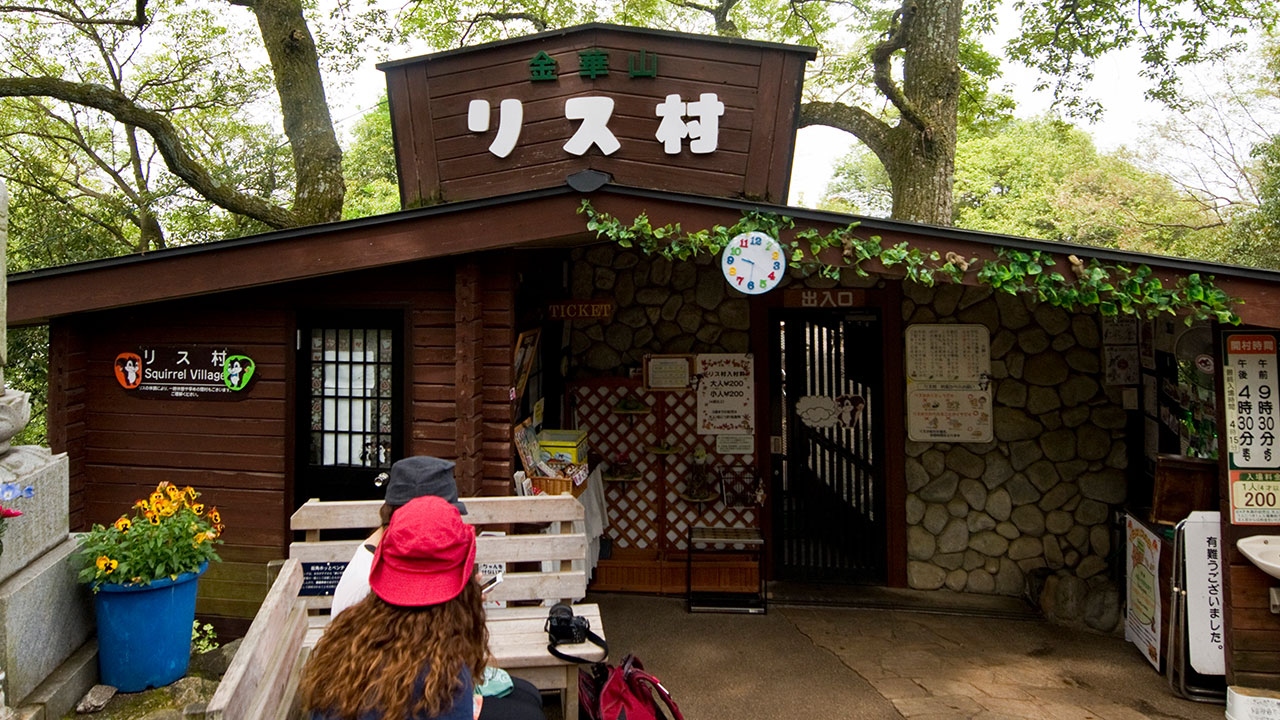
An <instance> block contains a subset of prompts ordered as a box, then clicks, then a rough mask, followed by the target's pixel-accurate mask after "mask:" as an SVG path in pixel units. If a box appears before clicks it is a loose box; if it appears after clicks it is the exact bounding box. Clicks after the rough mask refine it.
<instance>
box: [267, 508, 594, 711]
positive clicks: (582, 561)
mask: <svg viewBox="0 0 1280 720" xmlns="http://www.w3.org/2000/svg"><path fill="white" fill-rule="evenodd" d="M462 502H463V503H464V504H465V505H466V506H467V514H466V515H464V516H463V519H464V520H466V521H467V523H469V524H471V525H474V526H477V528H478V529H480V530H486V529H492V530H500V531H504V532H506V534H505V535H499V536H494V535H485V534H482V535H481V536H480V537H479V538H477V539H476V562H477V563H506V566H507V569H506V572H505V573H504V580H503V582H501V583H499V584H498V585H497V586H496V587H495V588H494V589H493V590H492V591H491V592H490V593H489V594H488V596H487V597H488V599H490V600H495V601H496V600H505V601H506V602H507V607H505V608H490V609H488V610H487V611H486V613H487V616H488V628H489V652H490V654H491V655H492V656H493V664H494V665H495V666H497V667H500V668H502V669H504V670H506V671H508V672H509V673H511V674H512V675H513V676H516V677H521V678H524V679H525V680H528V681H529V682H531V683H533V684H534V685H535V686H536V687H538V689H540V690H555V691H558V692H559V693H560V698H561V703H562V704H563V708H564V717H565V718H566V720H576V719H577V715H578V667H579V666H578V665H575V664H573V663H569V662H566V661H564V660H560V659H559V658H556V657H554V656H553V655H551V654H550V653H549V652H547V633H546V630H545V628H544V625H545V621H546V618H547V610H548V608H549V607H550V605H552V604H554V603H556V602H569V603H571V602H574V601H576V600H580V599H581V598H582V597H583V596H584V595H586V593H587V567H586V563H587V559H586V558H587V538H586V534H585V532H584V522H583V517H584V511H583V508H582V504H581V503H579V502H578V500H577V499H575V498H573V497H571V496H569V495H554V496H553V495H535V496H530V497H481V498H462ZM381 505H382V502H381V501H379V500H359V501H330V502H322V501H319V500H308V501H307V502H306V503H305V504H304V505H303V506H302V507H300V508H298V510H297V512H295V513H294V514H293V517H292V518H291V520H290V527H291V528H292V529H293V530H295V531H302V532H304V533H305V536H304V539H303V540H300V541H297V542H294V543H293V544H291V545H290V546H289V557H290V559H291V560H297V561H299V562H300V563H302V566H303V568H306V566H307V565H310V564H320V563H345V562H347V561H348V560H350V559H351V556H352V554H353V553H354V552H355V550H356V547H357V546H358V545H359V544H360V543H361V542H363V541H364V538H365V537H367V536H368V534H369V533H370V532H372V531H373V530H374V529H375V528H377V527H378V526H379V524H380V520H379V517H378V508H379V507H381ZM335 531H344V534H345V535H347V536H353V535H354V536H356V537H348V538H347V539H336V540H335V539H330V537H331V536H332V535H333V534H334V533H335ZM351 531H356V532H354V533H353V532H351ZM329 567H330V569H333V566H329ZM273 589H274V588H273ZM299 601H300V602H301V604H302V605H304V606H305V607H306V608H307V609H308V610H309V611H310V613H309V615H308V616H307V618H306V619H307V624H308V628H307V631H306V637H305V638H304V639H303V643H302V646H303V648H304V649H306V648H310V647H312V646H314V645H315V642H316V640H318V639H319V637H320V634H321V633H323V632H324V626H325V625H326V624H328V622H329V614H328V611H329V608H330V606H331V605H332V602H333V597H332V596H330V595H306V596H302V597H301V598H299ZM573 611H574V614H575V615H579V616H581V617H584V618H586V619H587V620H588V622H590V623H591V629H592V631H593V632H595V633H596V634H597V635H599V636H601V637H604V636H605V634H604V626H603V624H602V623H601V620H600V609H599V607H598V606H596V605H595V604H590V603H588V604H578V605H574V608H573ZM255 622H256V620H255ZM560 649H561V650H563V651H564V652H566V653H568V654H570V655H576V656H578V657H582V658H586V659H589V660H603V659H604V651H603V650H602V649H600V648H599V647H597V646H595V645H593V644H590V643H585V644H581V645H563V646H561V647H560Z"/></svg>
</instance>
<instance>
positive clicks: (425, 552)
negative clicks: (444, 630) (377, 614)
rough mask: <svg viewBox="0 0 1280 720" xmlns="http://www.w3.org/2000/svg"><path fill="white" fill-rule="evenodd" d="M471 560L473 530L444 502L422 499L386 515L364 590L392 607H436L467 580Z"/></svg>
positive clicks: (472, 568)
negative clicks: (371, 591)
mask: <svg viewBox="0 0 1280 720" xmlns="http://www.w3.org/2000/svg"><path fill="white" fill-rule="evenodd" d="M475 561H476V533H475V530H474V529H473V528H472V527H471V526H470V525H468V524H466V523H464V522H463V521H462V516H461V515H459V514H458V509H457V508H455V507H454V506H453V505H451V504H449V502H448V501H447V500H445V499H443V498H440V497H436V496H434V495H424V496H422V497H418V498H414V499H413V500H410V501H409V502H408V503H406V504H404V505H403V506H401V507H400V509H398V510H396V512H395V514H394V515H392V516H391V524H390V525H388V526H387V530H386V532H385V533H383V535H382V541H381V542H379V543H378V550H377V552H375V553H374V555H373V569H372V570H370V571H369V587H370V589H372V590H373V592H374V593H375V594H376V595H377V596H378V597H380V598H382V599H383V600H384V601H386V602H388V603H390V604H392V605H399V606H402V607H420V606H423V605H439V604H440V603H443V602H448V601H449V600H452V599H453V598H455V597H457V596H458V593H461V592H462V589H463V588H464V587H466V585H467V583H469V582H471V578H472V576H473V575H474V574H475Z"/></svg>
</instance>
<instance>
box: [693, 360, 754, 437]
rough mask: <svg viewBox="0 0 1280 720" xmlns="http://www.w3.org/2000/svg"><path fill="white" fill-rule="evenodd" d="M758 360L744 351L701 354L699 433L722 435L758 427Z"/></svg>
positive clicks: (698, 364)
mask: <svg viewBox="0 0 1280 720" xmlns="http://www.w3.org/2000/svg"><path fill="white" fill-rule="evenodd" d="M753 371H754V363H753V361H752V357H751V355H750V353H747V354H742V355H728V354H725V355H698V356H697V358H696V360H695V375H696V376H697V378H698V433H699V434H701V435H720V434H726V433H732V434H738V435H741V434H743V433H751V432H754V430H755V379H754V374H753Z"/></svg>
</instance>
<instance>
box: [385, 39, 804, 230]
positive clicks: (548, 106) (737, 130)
mask: <svg viewBox="0 0 1280 720" xmlns="http://www.w3.org/2000/svg"><path fill="white" fill-rule="evenodd" d="M597 52H600V53H604V54H605V55H607V62H606V66H607V73H602V72H599V71H596V72H591V73H590V76H584V75H585V74H586V73H588V72H590V71H589V70H588V69H587V68H585V67H584V66H583V63H584V62H588V61H587V60H584V55H583V54H590V53H597ZM540 53H545V54H546V57H547V58H550V59H551V60H554V61H555V69H554V70H553V73H554V75H553V76H552V79H550V80H545V81H539V80H536V79H533V73H534V71H533V70H532V69H531V64H530V63H531V61H533V60H534V59H535V57H536V58H541V57H542V55H540ZM596 57H599V56H598V55H597V56H596ZM813 57H814V51H813V50H812V49H810V48H801V47H790V46H784V45H775V44H769V43H754V42H749V41H742V40H732V41H730V40H724V39H717V38H707V37H697V38H695V37H693V36H686V35H679V34H676V33H666V32H661V31H653V30H641V29H637V28H619V27H614V26H607V25H585V26H581V27H578V28H570V29H568V30H564V31H557V32H549V33H543V34H541V35H535V36H531V37H527V38H521V39H518V40H512V41H504V42H499V43H492V44H490V45H482V46H477V47H472V48H467V49H466V50H465V51H461V52H447V53H439V54H435V55H429V56H425V57H420V58H413V59H410V60H403V61H397V62H393V63H386V64H384V65H381V66H380V68H381V69H382V70H383V71H384V72H385V73H386V77H387V92H388V100H389V103H390V108H391V123H392V130H393V132H394V137H395V147H396V162H397V165H398V167H399V176H400V191H401V200H402V202H403V203H404V206H405V207H417V206H420V205H432V204H436V203H440V202H454V201H458V200H471V199H477V198H484V197H495V196H498V195H503V194H507V193H515V192H522V191H527V190H532V189H538V188H548V187H559V186H562V185H564V183H565V179H566V178H567V177H568V176H569V175H572V174H574V173H576V172H579V171H581V170H587V169H594V170H599V171H601V172H605V173H608V174H610V175H611V176H612V177H613V182H615V183H617V184H619V185H627V186H633V187H646V188H660V189H663V190H670V191H676V192H688V193H696V194H699V195H710V196H716V197H730V198H747V199H752V200H763V201H768V202H777V203H782V202H785V201H786V192H787V182H788V180H789V177H790V172H791V155H792V150H793V141H794V138H795V127H796V118H797V115H798V111H799V100H800V89H801V84H802V82H803V76H804V69H805V63H806V62H807V61H808V60H811V59H813ZM637 63H640V64H644V63H652V65H651V67H652V68H653V69H654V72H655V73H656V74H655V75H654V76H652V77H633V76H632V72H633V66H634V65H636V64H637ZM703 93H715V94H716V95H717V98H718V100H719V102H721V103H723V104H724V115H723V116H721V117H720V118H719V128H720V133H719V142H718V146H717V148H716V149H715V150H714V151H713V152H709V153H700V154H694V153H692V152H691V151H690V148H689V141H687V140H686V141H685V142H684V143H683V144H682V148H681V150H680V152H679V153H678V154H674V155H669V154H666V153H665V152H664V149H663V144H662V142H661V141H659V140H657V139H656V138H655V133H656V131H657V130H658V127H659V124H660V123H661V119H660V118H659V117H658V116H657V114H656V112H655V108H656V107H657V105H658V104H659V103H662V102H664V101H666V99H667V96H668V95H669V94H678V95H679V96H680V98H681V100H683V101H685V102H695V101H698V100H699V97H700V96H701V95H702V94H703ZM585 96H604V97H608V98H611V99H612V100H613V101H614V102H615V103H616V105H615V107H614V110H613V112H612V116H611V117H610V119H609V122H608V130H609V131H611V132H612V134H613V135H614V136H615V137H616V138H617V141H618V143H619V149H618V150H617V151H616V152H614V153H612V154H609V155H605V154H602V152H601V150H600V149H599V148H598V147H592V148H590V149H588V150H587V152H586V153H585V154H583V155H574V154H572V153H570V152H569V151H567V150H566V149H565V147H564V146H565V143H566V142H567V141H568V140H569V139H570V137H572V136H573V134H574V132H575V131H576V130H577V128H578V126H579V125H580V124H581V121H580V120H576V119H572V120H571V119H568V118H567V117H566V112H565V102H566V100H567V99H569V98H575V97H585ZM509 99H513V100H519V101H520V102H521V106H522V112H523V119H522V123H521V124H520V133H519V138H518V142H517V143H516V145H515V147H514V149H513V150H512V151H511V153H510V154H509V155H507V156H505V157H498V156H497V155H495V154H494V153H493V152H491V151H490V149H489V148H490V144H491V143H492V142H493V141H494V139H495V136H496V135H497V133H498V132H499V128H500V127H501V125H500V123H501V122H502V120H503V119H505V118H504V116H503V115H502V114H501V113H500V111H499V107H500V106H501V103H502V102H503V101H504V100H509ZM474 100H483V101H486V102H487V103H488V105H489V113H488V116H489V120H490V124H491V125H492V127H490V128H489V129H488V130H487V131H479V132H472V131H471V130H469V129H468V128H469V125H468V108H469V106H470V103H471V102H472V101H474ZM693 115H694V112H693V111H689V113H688V115H687V116H686V119H691V118H692V116H693ZM510 122H511V123H513V124H514V123H515V120H510Z"/></svg>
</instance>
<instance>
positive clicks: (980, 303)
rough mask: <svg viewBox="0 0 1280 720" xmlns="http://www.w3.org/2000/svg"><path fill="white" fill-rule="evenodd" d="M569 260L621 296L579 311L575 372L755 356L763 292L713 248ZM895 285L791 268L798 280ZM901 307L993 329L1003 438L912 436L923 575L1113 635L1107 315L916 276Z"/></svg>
mask: <svg viewBox="0 0 1280 720" xmlns="http://www.w3.org/2000/svg"><path fill="white" fill-rule="evenodd" d="M571 260H572V261H573V262H572V266H571V267H572V270H571V275H570V280H571V284H572V297H573V298H575V299H590V298H599V297H602V296H612V297H613V299H614V301H615V304H616V305H615V307H616V310H615V314H614V317H613V318H612V320H611V321H607V322H600V321H584V320H576V321H574V323H573V326H572V329H571V344H572V356H573V365H574V371H573V372H574V374H576V375H577V376H580V377H585V376H598V375H616V374H619V372H620V371H621V369H622V368H625V367H632V368H634V367H639V366H640V365H641V363H642V361H643V358H644V356H645V355H646V354H648V353H716V352H724V353H739V352H747V351H748V349H749V346H750V342H749V341H750V331H751V326H750V305H749V301H748V299H747V298H745V297H742V296H739V295H738V294H737V293H732V292H730V291H729V290H728V289H727V288H726V285H725V283H724V280H723V278H722V276H721V274H720V269H719V265H718V263H717V262H716V259H715V258H713V257H710V256H702V257H699V258H696V259H694V260H691V261H688V262H675V263H673V262H670V261H668V260H664V259H662V258H656V257H647V256H645V255H643V254H641V253H639V252H637V251H633V250H625V249H621V248H618V247H616V246H614V245H611V244H603V245H596V246H591V247H588V248H579V249H577V250H574V251H573V254H572V255H571ZM883 281H884V280H881V279H879V278H858V277H856V276H855V275H854V274H853V273H846V276H845V278H844V279H842V281H841V282H839V283H837V282H835V281H832V280H828V279H825V278H821V277H818V276H816V275H815V276H811V277H808V278H803V279H801V278H797V277H795V276H794V274H793V276H792V277H790V278H788V281H787V283H785V284H786V285H792V286H794V285H805V286H808V287H814V288H829V287H833V286H835V285H842V286H847V287H868V286H870V285H874V284H876V283H878V282H883ZM887 282H894V281H893V280H888V281H887ZM902 313H903V319H904V321H905V322H906V323H907V324H913V323H952V322H957V323H979V324H982V325H985V326H986V327H987V328H988V329H989V330H990V331H991V369H992V376H993V377H992V383H993V387H992V389H993V399H994V407H993V410H994V418H995V433H994V437H995V439H994V441H993V442H990V443H986V444H981V445H975V444H959V443H913V442H908V443H907V458H906V478H905V482H906V484H907V492H908V495H907V501H906V526H907V549H908V558H907V577H908V582H909V584H910V586H911V587H913V588H918V589H928V590H934V589H941V588H949V589H951V590H953V591H957V592H971V593H983V594H1000V595H1010V596H1018V595H1024V594H1027V595H1029V597H1030V599H1031V600H1032V601H1034V602H1038V603H1039V604H1040V606H1041V608H1042V609H1043V611H1044V613H1045V615H1046V616H1047V617H1048V618H1049V619H1051V620H1053V621H1055V622H1058V623H1061V624H1065V625H1074V626H1086V625H1087V626H1088V627H1091V628H1094V629H1095V630H1100V631H1104V632H1111V631H1115V630H1116V629H1117V628H1118V627H1119V623H1120V620H1121V617H1120V609H1121V600H1122V597H1121V593H1120V591H1119V587H1118V586H1117V583H1116V580H1115V579H1114V578H1115V577H1116V573H1115V570H1116V568H1115V567H1113V563H1114V562H1115V561H1114V560H1113V557H1121V556H1120V555H1118V554H1117V553H1115V552H1113V551H1114V550H1115V548H1113V546H1112V545H1113V535H1112V531H1113V519H1114V516H1115V510H1116V509H1117V508H1118V507H1119V506H1120V505H1121V504H1122V503H1123V502H1124V500H1125V490H1126V478H1125V469H1126V446H1125V438H1124V428H1125V425H1126V421H1127V418H1126V414H1125V411H1124V410H1123V409H1122V407H1121V405H1120V395H1119V390H1118V389H1117V388H1108V387H1105V386H1104V385H1103V383H1102V363H1101V353H1102V342H1101V331H1100V327H1099V323H1098V320H1097V317H1096V316H1093V315H1069V314H1067V313H1066V312H1064V311H1062V310H1059V309H1056V308H1053V307H1050V306H1047V305H1035V304H1032V303H1030V302H1029V301H1027V300H1024V299H1023V298H1018V297H1014V296H1011V295H1007V294H1004V293H1000V294H993V293H992V292H991V291H990V290H989V289H988V288H979V287H959V286H955V285H940V286H938V287H935V288H924V287H920V286H917V285H914V284H911V283H906V284H905V285H904V300H903V307H902ZM899 431H900V432H904V433H905V432H906V429H905V427H904V428H902V429H901V430H899ZM889 481H890V482H895V481H900V480H899V479H895V478H890V479H889ZM1122 567H1123V566H1122V565H1121V569H1122Z"/></svg>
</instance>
